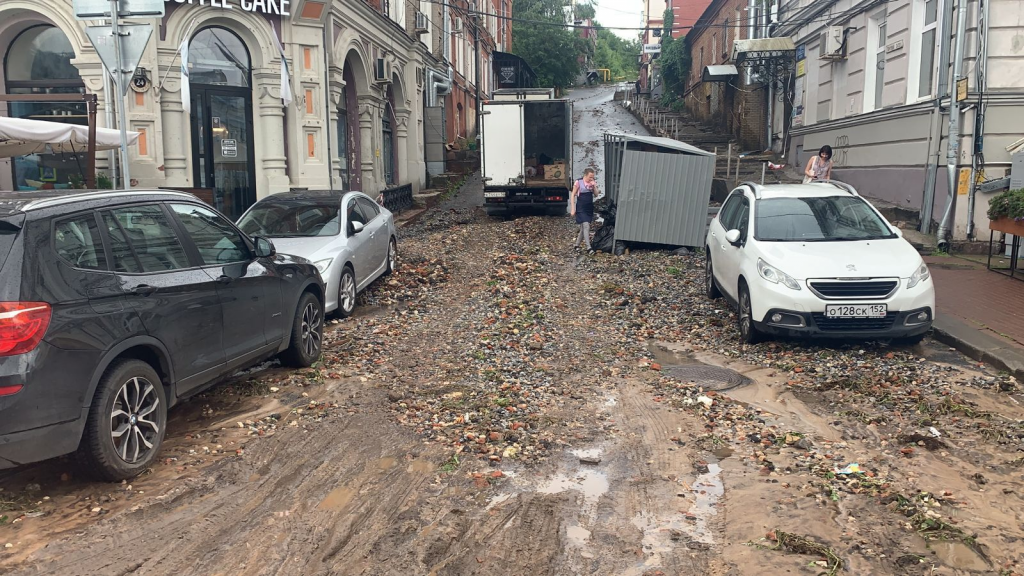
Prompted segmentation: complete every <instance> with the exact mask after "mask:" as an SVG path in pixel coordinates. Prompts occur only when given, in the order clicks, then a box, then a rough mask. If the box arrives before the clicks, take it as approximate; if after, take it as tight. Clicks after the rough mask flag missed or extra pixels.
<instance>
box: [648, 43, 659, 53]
mask: <svg viewBox="0 0 1024 576" xmlns="http://www.w3.org/2000/svg"><path fill="white" fill-rule="evenodd" d="M644 54H661V44H644Z"/></svg>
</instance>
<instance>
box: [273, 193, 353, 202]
mask: <svg viewBox="0 0 1024 576" xmlns="http://www.w3.org/2000/svg"><path fill="white" fill-rule="evenodd" d="M353 192H354V191H353ZM350 193H351V192H342V191H340V190H292V191H290V192H278V193H277V194H271V195H270V196H264V197H263V198H260V199H259V202H263V201H266V200H285V201H302V200H316V201H322V200H338V201H340V200H341V198H342V197H343V196H345V195H346V194H350Z"/></svg>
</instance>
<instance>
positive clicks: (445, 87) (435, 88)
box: [427, 66, 452, 108]
mask: <svg viewBox="0 0 1024 576" xmlns="http://www.w3.org/2000/svg"><path fill="white" fill-rule="evenodd" d="M451 92H452V67H451V66H449V67H448V75H447V76H445V75H443V74H441V73H440V72H438V71H437V70H432V69H430V68H427V106H428V107H430V108H434V107H436V106H438V102H437V98H438V96H446V95H448V94H451Z"/></svg>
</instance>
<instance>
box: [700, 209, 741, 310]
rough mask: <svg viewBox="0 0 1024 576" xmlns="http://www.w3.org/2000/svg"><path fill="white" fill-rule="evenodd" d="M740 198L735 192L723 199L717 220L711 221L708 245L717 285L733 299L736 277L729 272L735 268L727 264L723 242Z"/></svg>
mask: <svg viewBox="0 0 1024 576" xmlns="http://www.w3.org/2000/svg"><path fill="white" fill-rule="evenodd" d="M741 196H742V193H741V192H740V191H739V190H736V191H733V192H732V194H730V195H729V197H728V198H726V199H725V203H724V204H722V209H721V210H719V211H718V218H715V219H714V220H712V221H711V242H710V243H709V244H708V249H709V250H710V252H711V254H710V255H711V262H712V264H713V265H714V272H715V278H716V279H717V280H718V285H719V286H720V287H721V288H722V289H723V290H724V291H725V292H726V293H727V294H728V295H729V296H733V297H735V288H733V286H734V285H735V284H736V277H735V276H733V275H732V273H731V272H730V270H735V269H736V268H735V266H734V265H730V263H729V262H728V257H729V252H728V250H727V246H728V244H729V243H728V242H727V241H726V240H725V233H726V232H728V231H729V230H731V229H732V227H733V224H734V223H735V220H736V215H737V213H738V212H739V207H740V198H741Z"/></svg>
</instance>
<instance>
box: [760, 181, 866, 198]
mask: <svg viewBox="0 0 1024 576" xmlns="http://www.w3.org/2000/svg"><path fill="white" fill-rule="evenodd" d="M743 184H746V185H748V186H751V185H752V186H751V188H752V189H753V190H754V195H755V196H757V197H758V198H808V197H821V198H824V197H827V196H850V195H854V196H857V191H856V190H855V189H854V188H853V186H850V185H849V184H846V183H845V182H838V181H834V180H827V181H822V182H812V183H810V184H757V183H755V182H743V183H742V184H741V185H743Z"/></svg>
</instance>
